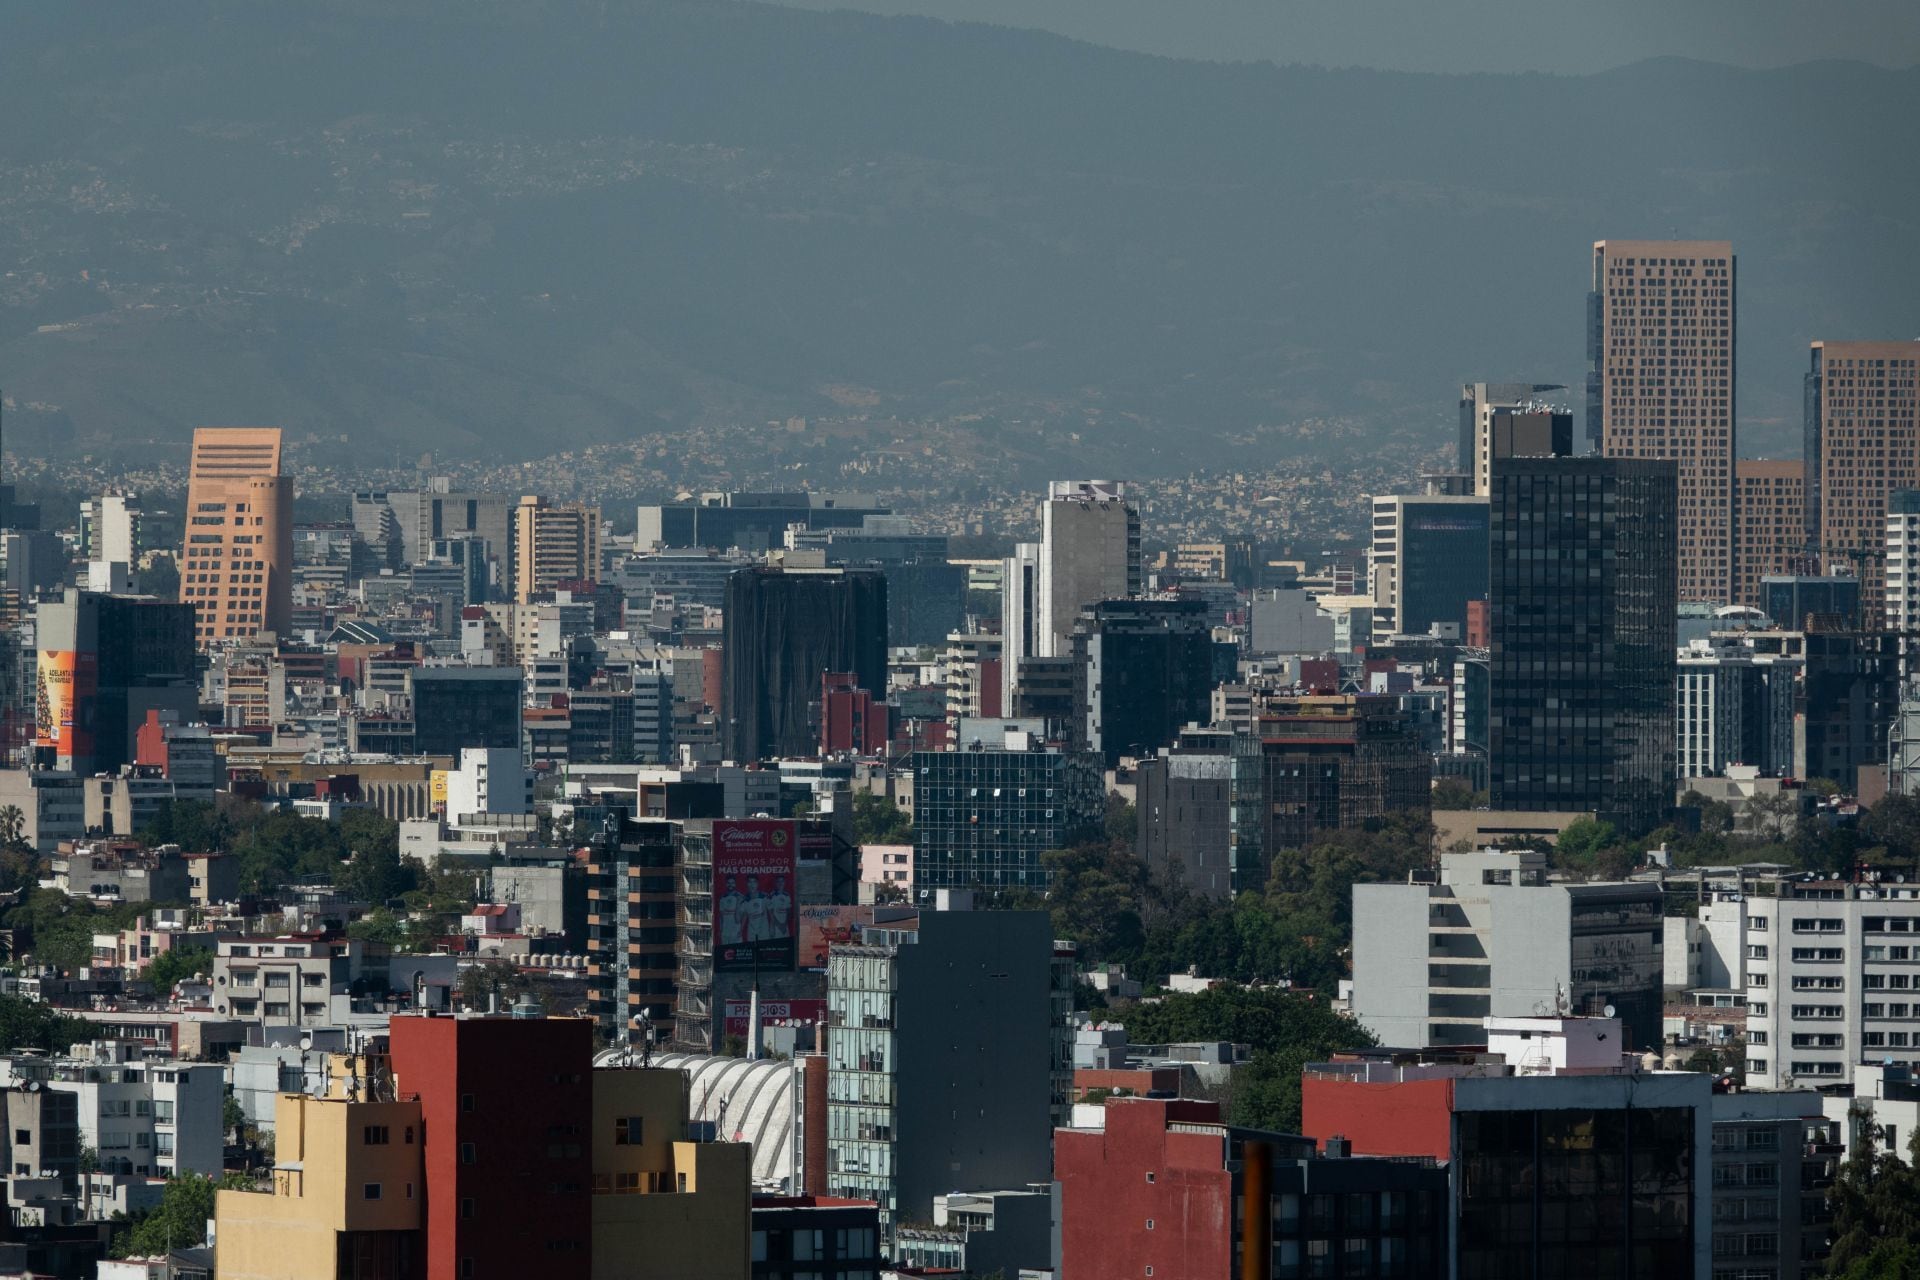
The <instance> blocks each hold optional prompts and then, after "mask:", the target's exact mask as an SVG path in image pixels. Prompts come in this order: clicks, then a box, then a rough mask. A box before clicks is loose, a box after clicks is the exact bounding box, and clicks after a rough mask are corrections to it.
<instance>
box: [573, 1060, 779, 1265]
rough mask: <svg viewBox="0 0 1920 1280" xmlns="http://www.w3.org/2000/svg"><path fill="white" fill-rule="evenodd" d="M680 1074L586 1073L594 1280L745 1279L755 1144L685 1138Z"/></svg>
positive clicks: (624, 1070) (641, 1070)
mask: <svg viewBox="0 0 1920 1280" xmlns="http://www.w3.org/2000/svg"><path fill="white" fill-rule="evenodd" d="M687 1088H688V1085H687V1077H686V1076H685V1075H684V1074H683V1073H681V1072H679V1071H675V1070H669V1069H665V1068H659V1067H653V1068H645V1067H643V1068H618V1067H602V1068H599V1069H597V1070H595V1071H594V1073H593V1133H594V1142H593V1191H594V1196H593V1277H594V1280H747V1276H748V1275H749V1274H750V1271H751V1263H750V1262H749V1261H748V1244H749V1241H750V1239H751V1236H752V1217H753V1187H752V1183H751V1177H752V1159H753V1148H752V1146H750V1145H749V1144H747V1143H744V1142H690V1141H688V1140H687V1110H688V1108H687Z"/></svg>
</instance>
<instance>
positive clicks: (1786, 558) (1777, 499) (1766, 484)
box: [1732, 458, 1807, 626]
mask: <svg viewBox="0 0 1920 1280" xmlns="http://www.w3.org/2000/svg"><path fill="white" fill-rule="evenodd" d="M1733 477H1734V499H1733V505H1734V513H1735V519H1736V526H1735V527H1736V529H1737V530H1738V533H1739V542H1738V544H1737V545H1736V546H1735V548H1734V555H1733V565H1734V569H1733V601H1732V602H1733V603H1734V604H1744V605H1751V606H1752V607H1754V608H1756V609H1758V608H1764V607H1765V606H1764V605H1762V604H1761V601H1760V594H1761V593H1760V579H1762V578H1765V577H1767V576H1769V575H1774V574H1783V573H1799V572H1802V568H1801V566H1802V564H1803V562H1804V561H1805V560H1806V558H1807V530H1806V525H1807V512H1806V505H1807V467H1806V464H1805V463H1804V462H1802V461H1801V460H1800V459H1798V458H1742V459H1740V460H1739V461H1738V462H1736V463H1734V464H1733ZM1774 621H1775V622H1778V623H1780V624H1781V625H1782V626H1786V625H1789V624H1788V623H1787V622H1786V621H1785V620H1784V619H1780V618H1775V619H1774Z"/></svg>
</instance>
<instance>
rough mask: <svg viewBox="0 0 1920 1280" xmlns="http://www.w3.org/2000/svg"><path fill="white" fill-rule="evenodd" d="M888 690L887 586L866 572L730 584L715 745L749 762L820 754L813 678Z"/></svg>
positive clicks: (763, 571) (781, 573) (738, 576)
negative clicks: (851, 680) (844, 678)
mask: <svg viewBox="0 0 1920 1280" xmlns="http://www.w3.org/2000/svg"><path fill="white" fill-rule="evenodd" d="M829 671H844V672H848V673H850V674H852V675H853V676H854V677H856V682H857V683H858V684H859V685H860V687H862V688H865V689H884V688H886V687H887V579H886V576H885V575H884V574H881V573H879V572H877V571H875V570H872V569H779V568H753V569H741V570H739V571H738V572H736V573H734V574H733V575H732V576H731V577H729V578H728V579H727V612H726V637H725V643H724V644H723V646H722V657H721V685H722V697H723V699H724V702H725V706H724V708H723V711H724V713H725V725H724V727H723V738H722V745H723V747H724V749H725V752H726V756H727V758H728V759H729V760H734V761H738V762H739V763H741V764H746V763H748V762H750V761H755V760H763V759H766V758H768V757H771V756H810V755H813V754H815V753H816V752H817V751H818V750H819V743H820V729H819V725H818V724H817V723H816V722H815V719H814V717H815V714H816V709H817V708H818V706H819V703H820V677H821V676H822V675H823V674H825V673H826V672H829Z"/></svg>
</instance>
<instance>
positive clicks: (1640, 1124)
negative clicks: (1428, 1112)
mask: <svg viewBox="0 0 1920 1280" xmlns="http://www.w3.org/2000/svg"><path fill="white" fill-rule="evenodd" d="M1454 1122H1455V1124H1456V1125H1457V1126H1458V1130H1457V1131H1458V1135H1459V1136H1458V1139H1457V1151H1458V1154H1459V1161H1460V1171H1459V1176H1458V1184H1457V1185H1458V1196H1459V1202H1458V1203H1459V1243H1458V1267H1457V1270H1456V1271H1455V1274H1456V1275H1458V1276H1460V1277H1462V1278H1463V1280H1465V1278H1467V1277H1480V1276H1485V1277H1489V1278H1491V1277H1502V1278H1504V1277H1508V1276H1569V1277H1573V1276H1593V1277H1599V1276H1618V1277H1622V1280H1624V1278H1625V1277H1629V1276H1684V1275H1692V1274H1694V1256H1695V1250H1694V1217H1695V1213H1696V1208H1697V1206H1696V1205H1695V1203H1694V1162H1695V1161H1696V1160H1697V1159H1699V1158H1700V1155H1701V1153H1699V1152H1697V1151H1695V1149H1694V1147H1695V1142H1694V1133H1695V1118H1694V1113H1693V1112H1692V1111H1690V1110H1688V1109H1687V1108H1684V1107H1624V1108H1605V1109H1602V1108H1578V1107H1574V1108H1568V1109H1565V1110H1552V1111H1547V1110H1525V1111H1520V1110H1515V1111H1463V1112H1460V1113H1459V1114H1457V1115H1456V1116H1455V1120H1454Z"/></svg>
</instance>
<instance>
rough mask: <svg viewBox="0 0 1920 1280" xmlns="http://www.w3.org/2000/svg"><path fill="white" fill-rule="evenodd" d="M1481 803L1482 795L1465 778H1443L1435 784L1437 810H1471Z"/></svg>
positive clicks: (1434, 792) (1434, 796)
mask: <svg viewBox="0 0 1920 1280" xmlns="http://www.w3.org/2000/svg"><path fill="white" fill-rule="evenodd" d="M1479 803H1480V793H1479V792H1477V791H1475V790H1474V789H1473V785H1472V784H1471V783H1469V782H1468V781H1467V780H1466V779H1465V778H1442V779H1440V780H1439V781H1438V782H1436V783H1434V784H1433V807H1434V808H1436V809H1471V808H1474V807H1475V806H1476V805H1477V804H1479Z"/></svg>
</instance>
